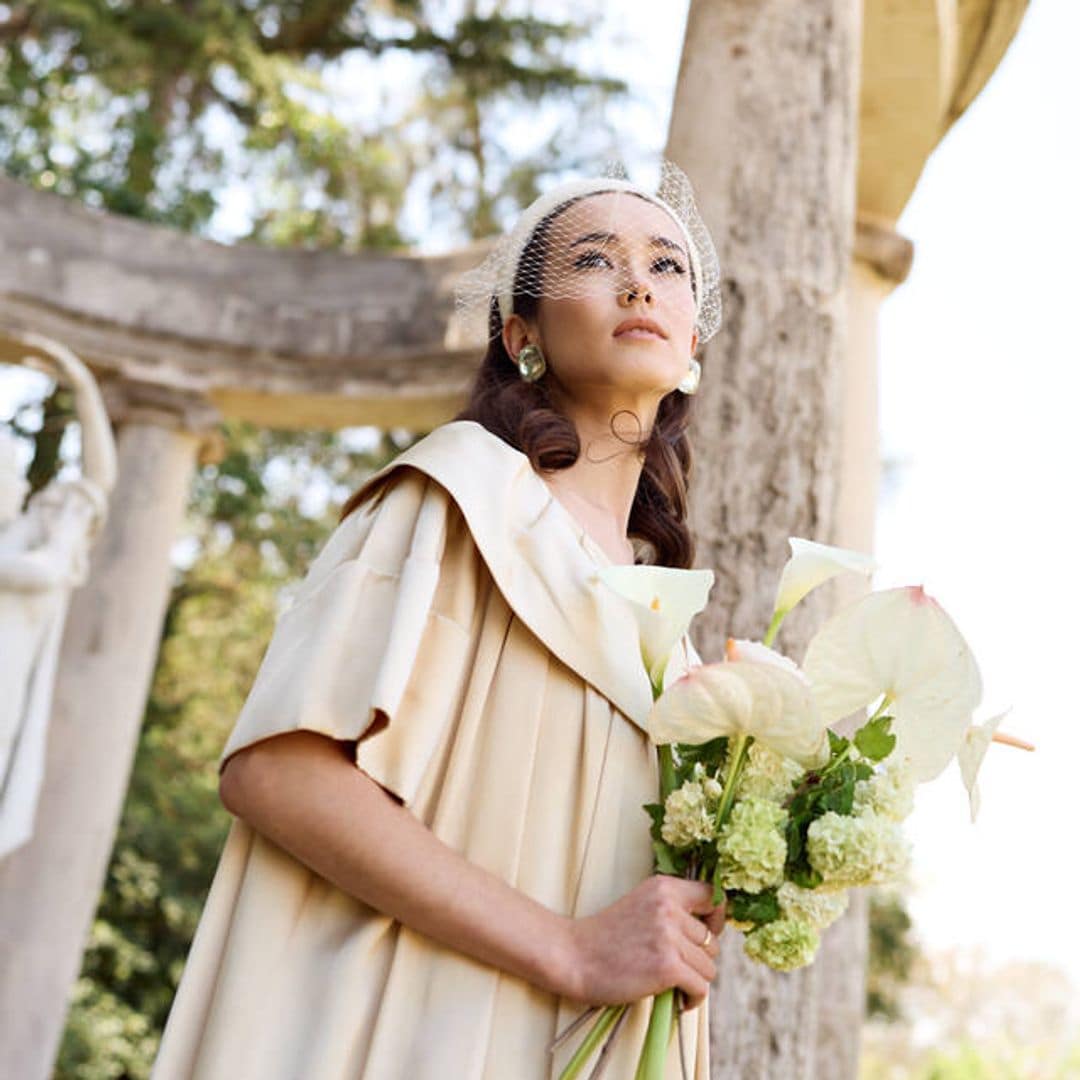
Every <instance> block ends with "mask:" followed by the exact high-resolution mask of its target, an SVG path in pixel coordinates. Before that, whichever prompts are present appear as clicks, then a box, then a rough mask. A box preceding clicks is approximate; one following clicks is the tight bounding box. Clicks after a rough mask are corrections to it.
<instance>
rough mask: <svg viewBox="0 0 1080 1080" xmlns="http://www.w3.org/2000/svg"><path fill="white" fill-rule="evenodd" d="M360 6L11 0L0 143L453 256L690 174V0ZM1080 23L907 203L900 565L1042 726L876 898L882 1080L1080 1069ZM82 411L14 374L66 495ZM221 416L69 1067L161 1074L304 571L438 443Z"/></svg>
mask: <svg viewBox="0 0 1080 1080" xmlns="http://www.w3.org/2000/svg"><path fill="white" fill-rule="evenodd" d="M353 6H354V7H355V8H356V9H363V11H362V17H361V15H359V14H354V15H353V16H352V17H351V20H350V18H338V17H329V16H327V17H325V18H320V17H318V13H317V12H315V9H316V8H320V7H321V9H322V11H323V13H324V15H325V13H326V12H328V11H330V10H331V9H332V8H334V5H321V6H320V5H307V6H306V5H286V4H275V3H263V2H261V0H250V2H248V3H244V4H241V5H222V4H204V5H194V6H193V5H181V4H170V3H166V2H161V0H153V2H148V3H142V4H127V3H123V2H121V0H116V2H105V0H100V2H93V0H86V2H83V3H66V2H56V3H52V2H49V0H45V2H43V3H37V4H19V3H8V4H0V43H2V45H3V53H2V54H0V164H2V166H3V169H4V171H5V172H6V173H7V175H8V176H9V177H10V178H13V179H15V180H17V181H19V182H20V183H22V184H24V185H26V186H27V187H30V188H33V189H37V190H39V191H48V192H53V193H56V194H58V195H61V196H63V197H64V198H67V199H70V200H73V201H75V202H78V203H81V204H83V205H85V206H87V207H91V208H95V209H100V210H104V211H111V212H113V213H116V214H120V215H125V216H129V217H132V218H136V219H140V220H142V221H146V222H152V223H156V224H159V225H163V226H168V227H171V228H174V229H178V230H182V231H185V232H190V233H192V234H195V235H198V236H201V237H205V238H209V239H212V240H216V241H219V242H222V243H226V244H230V245H231V244H240V243H248V244H257V245H264V246H273V247H287V248H317V249H328V248H329V249H335V250H338V251H340V252H343V253H356V252H359V251H371V250H385V251H401V250H410V251H415V252H417V253H424V254H438V253H441V252H451V251H454V250H456V249H459V248H461V247H462V246H463V245H465V244H468V243H470V242H471V241H473V240H476V239H479V238H482V237H484V236H487V235H489V234H491V233H492V232H494V231H497V230H498V229H499V228H500V227H502V226H503V225H505V224H506V223H507V222H509V221H510V220H512V218H513V214H514V211H515V210H516V209H517V208H519V207H520V206H522V205H524V204H527V203H528V202H529V201H531V200H532V198H534V197H535V195H536V194H538V193H539V191H540V190H542V189H543V187H544V186H545V185H546V184H547V183H548V182H550V181H552V180H554V179H559V178H561V177H562V176H564V175H569V174H573V173H576V172H579V171H589V170H592V169H595V168H597V167H599V166H600V165H602V164H603V162H604V161H605V160H607V159H608V158H609V157H612V156H617V157H619V158H621V159H622V160H624V161H625V162H626V163H627V164H628V166H629V168H630V171H631V175H633V176H635V178H638V179H641V180H643V181H646V182H647V181H648V180H649V179H650V177H651V178H653V179H655V175H656V173H655V162H656V159H657V155H658V154H659V153H660V152H661V151H662V149H663V147H664V143H665V139H666V135H667V131H668V123H669V119H670V113H671V107H672V99H673V92H674V87H675V82H676V77H677V72H678V66H679V58H680V50H681V49H682V45H683V36H684V31H685V23H686V14H687V5H686V3H685V2H683V0H673V2H671V3H669V4H666V5H664V11H663V16H662V17H659V16H658V13H657V10H656V6H655V5H653V4H646V3H644V2H633V3H630V2H627V3H623V4H619V5H618V6H617V7H616V6H615V5H605V4H601V3H590V2H588V0H578V2H576V3H573V4H569V3H568V4H561V3H554V2H552V3H544V4H531V5H530V4H498V5H487V6H485V7H484V8H483V10H482V11H481V10H478V9H479V7H480V6H479V5H475V4H471V3H470V4H455V3H445V4H435V3H432V4H428V3H424V2H419V0H418V2H416V3H379V4H367V5H353ZM962 6H963V5H961V7H962ZM305 7H310V9H311V12H309V15H310V17H309V18H301V17H299V16H298V15H297V10H302V9H304V8H305ZM337 7H338V8H348V7H349V5H337ZM196 8H197V9H198V11H197V12H195V9H196ZM493 13H497V14H500V15H502V16H505V17H507V18H510V17H514V18H522V19H525V18H527V19H528V20H529V24H528V25H529V26H530V29H529V32H528V33H525V32H521V31H520V28H519V30H518V31H514V30H513V29H512V27H511V25H510V24H509V23H504V22H500V20H499V19H498V18H494V17H493ZM339 14H340V12H339ZM252 27H255V28H257V29H258V30H259V31H260V33H261V35H262V36H261V37H260V35H259V34H256V33H253V32H251V28H252ZM283 27H284V28H286V29H288V30H289V34H284V33H282V28H283ZM267 40H275V41H277V42H278V43H279V47H277V48H275V49H270V48H268V47H265V43H266V41H267ZM1078 40H1080V5H1077V4H1075V3H1072V2H1070V0H1037V2H1035V3H1034V4H1032V5H1031V6H1030V8H1029V9H1028V11H1027V12H1026V14H1025V15H1024V17H1023V20H1022V22H1021V23H1020V26H1019V29H1018V31H1017V33H1016V35H1015V38H1014V40H1013V41H1012V43H1011V44H1010V45H1009V47H1008V49H1007V50H1006V51H1005V53H1004V56H1003V58H1002V60H1001V62H1000V64H999V65H998V67H997V68H996V70H995V71H994V73H993V75H992V77H991V78H990V79H989V81H988V83H987V85H986V86H985V87H984V88H983V90H982V92H981V93H980V94H979V95H978V97H977V98H976V99H975V100H974V102H973V103H972V104H971V105H970V107H969V108H967V110H966V111H965V112H964V113H963V114H962V115H961V116H960V118H959V119H958V120H957V121H956V123H955V124H953V125H952V127H951V129H950V130H949V131H948V134H947V135H946V136H945V138H944V139H943V141H942V142H941V144H940V146H938V147H937V148H936V149H935V150H934V151H933V152H932V153H931V155H930V157H929V159H928V161H927V164H926V167H925V169H924V171H923V173H922V175H921V177H920V179H919V182H918V185H917V187H916V188H915V192H914V195H913V197H912V198H911V199H910V201H909V202H908V203H907V206H906V208H905V210H904V213H903V215H902V216H901V218H900V219H899V222H898V223H897V228H898V231H899V232H900V233H901V234H902V235H903V236H905V237H907V238H909V239H910V240H912V241H913V243H914V250H915V258H914V262H913V265H912V268H911V271H910V274H909V275H908V277H907V279H906V280H905V281H903V282H902V283H901V284H900V285H898V286H897V287H896V289H895V291H893V292H892V294H891V295H890V296H889V297H888V299H887V300H886V301H885V302H884V304H883V306H882V308H881V313H880V321H879V349H880V367H879V423H880V431H881V445H880V450H881V457H882V478H881V486H880V491H879V503H878V511H877V524H876V536H875V553H876V556H877V559H878V561H879V563H880V564H881V570H880V571H879V573H878V574H877V575H876V576H875V579H874V586H875V587H878V588H880V587H888V586H891V585H896V584H914V583H921V584H924V585H925V587H926V589H927V591H928V592H930V593H931V594H932V595H933V596H935V597H936V598H937V599H938V600H939V601H940V602H941V603H942V604H943V606H944V607H945V608H946V610H947V611H949V612H950V614H952V616H953V617H954V619H955V620H956V622H957V624H958V625H959V627H960V629H961V630H962V632H963V633H964V634H965V636H966V637H967V638H968V640H969V642H970V643H971V645H972V647H973V650H974V653H975V655H976V657H977V658H978V659H979V662H980V666H981V669H982V674H983V680H984V702H983V706H982V710H981V712H980V713H979V714H978V716H977V717H976V719H978V720H981V719H986V718H987V717H989V716H990V715H992V714H993V713H995V712H998V711H1001V710H1002V709H1004V708H1007V707H1010V706H1011V710H1012V711H1011V712H1010V714H1009V717H1008V719H1007V721H1006V723H1005V724H1004V725H1003V727H1004V728H1005V729H1006V730H1008V731H1010V732H1012V733H1014V734H1016V735H1019V736H1021V737H1023V738H1026V739H1028V740H1030V741H1032V742H1034V743H1035V744H1036V745H1037V747H1038V749H1037V751H1036V753H1035V754H1034V755H1029V754H1023V753H1020V752H1017V751H1014V750H1011V749H1008V748H1004V747H1001V746H993V747H991V750H990V753H989V755H988V758H987V762H986V764H985V766H984V769H983V772H982V774H981V777H980V787H981V789H982V794H983V806H982V810H981V812H980V815H979V818H978V820H977V822H976V823H975V824H972V823H971V821H970V818H969V811H968V805H967V797H966V793H965V792H964V789H963V786H962V784H961V782H960V778H959V774H958V772H957V771H956V767H955V765H953V766H950V769H949V770H948V771H947V772H946V773H945V774H944V775H943V776H942V777H941V778H940V779H939V780H938V781H936V782H935V783H933V784H931V785H928V786H926V787H924V788H923V789H921V790H920V792H919V801H918V804H917V807H916V811H915V814H914V816H913V817H912V819H911V820H910V821H909V824H908V828H909V835H910V837H911V839H912V842H913V845H914V852H915V854H914V863H913V869H912V873H911V879H910V882H909V883H908V886H907V887H906V888H905V889H903V890H898V891H895V890H894V891H890V892H881V893H876V894H874V895H873V896H872V898H871V936H870V942H871V947H870V960H869V963H870V972H869V980H868V994H867V1000H866V1026H865V1028H864V1033H863V1040H862V1065H861V1073H862V1076H863V1077H864V1078H866V1080H885V1078H892V1077H915V1078H924V1080H930V1078H931V1077H933V1078H938V1080H960V1078H964V1080H969V1078H970V1080H974V1078H983V1077H985V1078H991V1077H992V1078H998V1077H1001V1078H1004V1077H1061V1078H1064V1077H1068V1076H1080V1012H1078V1000H1080V997H1078V991H1077V987H1078V986H1080V934H1078V932H1077V925H1078V924H1077V920H1076V916H1075V896H1076V893H1075V886H1074V875H1073V859H1074V851H1075V847H1076V842H1075V839H1074V836H1073V833H1072V819H1073V816H1074V815H1073V813H1072V812H1071V811H1069V810H1068V806H1069V805H1070V804H1069V803H1068V801H1067V798H1066V796H1067V792H1068V791H1069V790H1070V789H1071V786H1072V783H1073V782H1074V781H1073V782H1071V781H1070V780H1069V775H1070V773H1071V766H1072V762H1073V761H1074V760H1076V759H1077V757H1078V756H1080V724H1078V723H1077V721H1078V719H1080V718H1078V717H1077V715H1076V706H1075V705H1074V704H1073V702H1072V701H1071V699H1070V698H1069V697H1068V686H1069V685H1070V682H1071V680H1070V674H1071V671H1070V669H1071V665H1072V664H1073V663H1075V658H1074V657H1073V655H1072V642H1073V634H1072V633H1071V622H1072V618H1073V605H1074V604H1075V602H1076V600H1077V598H1078V589H1077V585H1076V574H1075V568H1074V567H1073V565H1072V556H1073V555H1074V547H1075V539H1074V538H1075V531H1074V528H1073V524H1074V521H1075V515H1074V511H1073V504H1074V502H1075V499H1076V491H1077V485H1076V479H1075V474H1076V470H1077V468H1078V467H1080V453H1078V447H1077V437H1078V436H1077V430H1078V418H1077V400H1078V392H1080V345H1078V343H1077V335H1076V332H1075V328H1074V325H1073V324H1072V318H1071V316H1072V314H1073V311H1074V310H1075V293H1076V291H1077V287H1078V286H1080V270H1078V265H1080V259H1078V252H1080V201H1078V199H1077V196H1076V193H1077V192H1078V191H1080V138H1078V135H1077V133H1078V131H1080V125H1078V124H1077V120H1076V106H1077V103H1078V102H1080V74H1078V71H1077V64H1076V62H1075V58H1074V56H1073V55H1072V54H1073V52H1074V51H1075V43H1076V41H1078ZM164 71H167V72H168V73H169V77H168V78H167V79H166V78H161V77H158V76H160V74H161V72H164ZM650 170H652V171H650ZM691 179H694V177H693V176H692V177H691ZM71 419H72V401H71V396H70V393H69V392H68V391H67V390H66V389H65V388H64V387H57V386H56V385H55V384H54V383H53V382H52V380H50V379H48V378H47V377H45V376H44V375H41V374H37V373H34V372H32V371H28V370H26V369H22V368H17V367H14V366H8V365H0V421H2V422H3V423H4V424H6V425H8V426H9V428H10V429H11V430H12V431H14V432H15V433H16V434H17V435H18V436H19V437H20V439H21V440H22V442H21V448H22V452H23V462H24V464H25V466H26V468H27V470H28V472H29V476H30V478H31V481H32V483H33V485H34V486H35V488H40V487H41V486H43V485H44V484H45V483H47V482H48V481H49V479H50V478H52V477H54V476H57V475H60V476H63V475H65V471H67V472H72V473H74V472H77V471H78V465H77V462H78V459H79V443H78V428H77V425H74V424H72V423H71ZM220 434H221V443H220V446H219V452H218V453H216V454H214V455H210V456H211V457H213V458H214V460H207V461H205V462H202V463H200V464H199V466H198V468H197V469H196V472H195V476H194V481H193V484H192V486H191V490H190V495H189V498H188V502H187V508H186V514H185V524H184V528H183V533H182V535H181V536H180V537H179V538H178V539H177V541H176V543H175V544H174V546H173V550H172V558H171V562H172V584H171V590H170V595H169V600H168V606H167V614H166V618H165V623H164V627H163V631H162V637H161V642H160V651H159V654H158V659H157V662H156V666H155V670H154V675H153V680H152V685H151V691H150V695H149V700H148V704H147V708H146V713H145V717H144V721H143V724H142V728H141V734H140V737H139V744H138V749H137V752H136V756H135V761H134V767H133V771H132V775H131V783H130V788H129V790H128V793H127V796H126V800H125V803H124V807H123V812H122V816H121V821H120V826H119V831H118V834H117V837H116V842H115V847H114V849H113V852H112V856H111V859H110V862H109V868H108V873H107V878H106V882H105V886H104V889H103V891H102V893H101V898H100V903H99V906H98V910H97V914H96V917H95V919H94V922H93V927H92V931H91V935H90V940H89V943H88V947H87V949H86V951H85V954H84V956H83V960H82V966H81V972H80V974H79V977H78V980H77V982H76V984H75V986H74V988H73V992H72V996H71V1001H70V1011H69V1013H68V1017H67V1022H66V1028H65V1030H64V1034H63V1040H62V1046H61V1051H60V1058H59V1062H58V1064H57V1068H56V1074H55V1075H56V1076H57V1077H63V1078H82V1080H98V1078H102V1080H103V1078H106V1077H131V1078H142V1077H146V1076H148V1075H149V1068H150V1064H151V1062H152V1060H153V1055H154V1051H155V1048H156V1045H157V1039H158V1036H159V1034H160V1030H161V1028H162V1025H163V1023H164V1019H165V1016H166V1015H167V1011H168V1007H169V1004H170V1002H171V999H172V994H173V991H174V989H175V987H176V984H177V982H178V979H179V975H180V971H181V969H182V965H183V961H184V957H185V955H186V951H187V948H188V946H189V944H190V939H191V935H192V933H193V931H194V928H195V925H196V923H197V921H198V916H199V913H200V910H201V905H202V902H203V900H204V898H205V894H206V890H207V888H208V886H209V882H210V878H211V876H212V873H213V869H214V866H215V864H216V859H217V855H218V852H219V851H220V848H221V845H222V843H223V840H224V836H225V831H226V828H227V825H228V820H229V819H228V815H227V814H226V813H225V811H224V810H223V808H222V807H221V806H220V805H219V803H218V800H217V788H216V780H217V777H216V772H215V770H214V768H213V765H212V763H213V762H214V761H215V760H216V757H217V755H218V753H219V751H220V747H221V746H222V744H223V743H224V740H225V737H226V734H227V733H228V731H229V729H230V727H231V725H232V722H233V718H234V717H235V715H236V713H237V712H238V710H239V708H240V705H241V704H242V702H243V700H244V697H245V695H246V693H247V689H248V687H249V685H250V683H251V680H252V679H253V677H254V674H255V671H256V669H257V667H258V663H259V661H260V658H261V656H262V652H263V650H264V648H265V645H266V642H267V641H268V639H269V635H270V631H271V628H272V626H273V621H274V617H275V612H276V605H277V603H278V599H277V598H278V596H279V593H280V592H281V590H282V589H283V588H287V586H288V585H289V584H290V583H291V582H293V581H295V580H296V579H297V578H298V577H299V576H301V575H302V574H303V573H304V571H305V569H306V567H307V565H308V563H309V562H310V560H311V558H312V556H313V555H314V553H315V552H316V551H317V550H318V548H319V547H320V546H321V543H322V541H323V540H324V539H325V537H326V536H327V535H328V533H329V532H330V530H331V529H332V528H333V526H334V524H335V522H336V516H337V507H338V506H339V505H340V504H341V502H342V501H343V500H344V498H345V497H346V496H347V495H348V494H349V493H350V492H351V491H352V490H353V489H354V488H355V487H356V486H358V484H359V482H360V481H361V480H362V479H363V477H364V476H365V475H366V474H367V473H368V472H369V471H371V470H373V469H375V468H378V467H379V466H380V465H381V464H382V463H384V462H385V461H387V460H389V458H390V457H392V456H393V455H394V454H395V453H397V452H398V451H399V450H401V449H402V448H404V447H405V446H407V445H409V444H410V443H411V442H412V441H413V440H414V439H416V438H417V437H419V436H420V435H422V434H423V431H420V430H412V429H409V428H406V427H399V426H390V427H376V426H367V425H363V426H349V427H345V428H343V429H340V430H337V431H334V432H321V431H290V430H285V429H274V428H267V427H262V426H255V425H252V424H248V423H243V422H240V421H233V420H230V421H228V422H226V423H225V424H223V425H221V429H220ZM777 570H779V567H777ZM770 588H771V586H770Z"/></svg>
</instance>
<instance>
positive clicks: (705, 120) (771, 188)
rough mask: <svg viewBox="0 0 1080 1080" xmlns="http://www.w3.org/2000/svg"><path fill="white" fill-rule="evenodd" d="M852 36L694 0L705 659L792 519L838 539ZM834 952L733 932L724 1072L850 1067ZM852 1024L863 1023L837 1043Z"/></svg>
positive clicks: (730, 626) (725, 970)
mask: <svg viewBox="0 0 1080 1080" xmlns="http://www.w3.org/2000/svg"><path fill="white" fill-rule="evenodd" d="M861 39H862V4H861V3H860V2H859V0H802V2H800V3H798V4H793V3H788V2H786V0H759V2H755V3H750V4H746V3H741V4H739V3H730V2H727V0H691V5H690V11H689V15H688V18H687V27H686V36H685V43H684V49H683V55H682V62H681V65H680V69H679V75H678V80H677V85H676V92H675V104H674V108H673V110H672V120H671V130H670V134H669V139H668V145H667V156H668V157H671V158H673V159H674V160H675V161H676V162H678V163H679V164H680V165H681V166H682V167H683V168H684V169H685V170H686V172H687V173H688V174H689V176H690V178H691V180H692V181H693V182H694V184H695V195H696V198H697V201H698V203H699V205H700V207H701V210H702V214H703V216H704V217H705V220H706V223H707V224H708V226H709V228H710V231H711V233H712V235H713V237H714V239H715V241H716V244H717V249H718V253H719V255H720V263H721V267H722V272H723V275H724V305H725V311H724V315H725V318H724V324H723V327H722V328H721V331H720V333H719V334H718V335H717V337H716V338H715V339H714V340H713V341H712V342H710V343H709V345H708V346H707V348H706V351H705V354H704V357H703V361H702V367H703V371H702V382H701V388H700V390H699V392H698V400H697V403H696V416H695V421H694V430H693V433H692V438H693V442H694V445H695V449H696V450H697V460H698V462H699V466H698V469H697V471H696V474H695V477H694V481H693V491H692V494H691V499H690V502H691V507H692V519H693V521H692V525H693V528H694V532H695V536H696V539H697V544H698V564H699V565H701V566H708V567H712V568H713V569H714V570H715V571H716V575H717V580H716V585H715V587H714V590H713V594H712V602H711V603H710V605H709V608H708V609H707V610H706V611H705V612H704V613H703V614H702V615H701V616H700V617H699V622H698V646H699V649H700V651H701V653H702V655H703V657H704V658H705V659H706V660H709V659H714V658H719V657H720V656H722V654H723V641H724V638H725V637H726V636H727V635H728V634H731V635H734V636H736V637H751V638H760V637H761V636H762V634H763V633H764V631H765V628H766V627H767V626H768V623H769V617H770V615H771V610H772V601H773V596H774V594H775V587H776V581H777V578H778V575H779V573H780V569H781V567H782V566H783V563H784V561H785V560H786V559H787V557H788V555H789V550H788V545H787V537H788V536H792V535H794V536H803V537H808V538H810V539H814V540H819V541H822V542H825V543H838V542H839V540H840V536H839V507H840V502H841V496H840V489H841V486H842V484H843V483H844V472H843V465H842V461H843V460H844V455H845V448H844V438H845V435H844V423H843V416H844V408H845V405H844V399H845V389H844V384H845V379H846V371H845V364H846V360H845V357H846V355H847V350H848V345H847V342H848V337H847V326H846V319H847V310H846V309H847V297H846V283H847V280H848V277H849V270H850V266H851V259H852V251H853V248H854V243H855V189H856V182H855V181H856V164H857V156H858V155H857V144H858V114H859V87H860V76H859V72H860V56H861ZM869 512H871V513H872V508H870V511H869ZM830 599H831V597H830V595H829V594H828V592H827V591H826V590H824V589H823V590H819V592H818V593H816V594H814V595H812V596H811V597H809V598H808V599H807V600H806V601H804V603H803V604H800V605H799V607H798V608H797V609H796V610H795V611H794V612H793V613H792V615H791V616H790V617H789V618H788V619H787V620H786V621H785V623H784V626H783V627H782V629H781V631H780V635H779V638H778V641H777V645H778V646H779V647H780V648H781V649H782V650H783V651H785V652H787V653H789V654H790V655H792V656H793V657H795V658H796V659H801V658H802V653H803V650H804V648H805V645H806V642H807V641H808V640H809V636H810V633H811V632H812V631H813V630H814V629H816V628H817V626H818V625H819V624H820V622H821V621H822V619H823V618H824V617H825V616H826V615H827V614H828V608H827V603H828V601H829V600H830ZM834 937H835V935H834ZM839 960H840V961H841V964H842V970H839V971H837V972H835V973H829V974H828V977H826V974H827V968H828V965H829V956H828V955H825V956H822V957H819V960H818V961H817V962H816V963H814V964H813V965H811V966H809V967H807V968H803V969H801V970H799V971H795V972H791V973H786V974H784V973H777V972H772V971H769V970H768V969H766V968H764V967H762V966H761V965H759V964H755V963H753V962H752V961H750V960H749V959H748V958H747V957H746V956H745V955H744V954H743V951H742V935H741V934H739V933H738V932H737V931H734V930H731V931H730V932H725V934H724V935H723V941H722V949H721V953H720V958H719V962H718V967H719V974H718V977H717V982H716V984H715V985H714V988H713V993H712V994H711V995H710V1002H709V1019H710V1029H711V1053H710V1057H711V1072H712V1078H713V1080H781V1078H782V1080H825V1078H826V1077H828V1078H830V1080H831V1078H832V1077H837V1078H838V1080H839V1078H840V1077H846V1078H851V1077H853V1076H854V1073H851V1072H848V1073H843V1072H840V1071H838V1070H837V1068H836V1067H835V1066H832V1067H830V1068H829V1069H828V1070H827V1071H824V1072H819V1071H818V1061H819V1057H818V1052H817V1039H818V1017H819V1011H821V1010H825V1009H827V1008H828V1004H829V1003H828V1001H826V1000H824V998H823V995H824V994H825V993H830V994H831V993H833V992H834V985H835V984H836V983H837V982H839V983H841V984H842V985H843V986H844V987H845V994H846V996H847V997H853V996H854V994H853V993H848V991H847V990H846V988H847V987H848V986H849V985H852V984H854V983H860V984H861V981H862V973H861V970H860V969H857V965H858V964H859V963H860V962H861V958H860V957H858V956H855V955H849V954H848V953H846V952H843V951H842V952H841V955H840V956H839ZM834 974H835V978H834V977H833V976H834ZM857 1042H858V1034H857V1027H856V1029H855V1031H849V1032H848V1033H847V1036H846V1040H845V1043H844V1046H843V1048H842V1056H843V1059H844V1060H845V1061H848V1060H850V1058H851V1050H850V1047H851V1046H852V1045H853V1044H854V1045H857ZM845 1067H846V1066H845Z"/></svg>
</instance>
